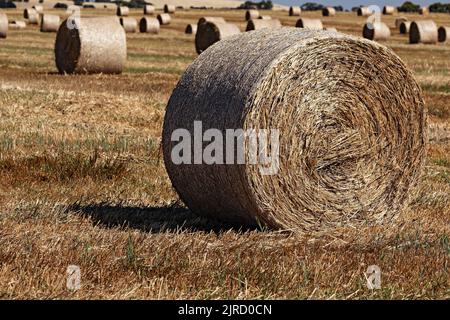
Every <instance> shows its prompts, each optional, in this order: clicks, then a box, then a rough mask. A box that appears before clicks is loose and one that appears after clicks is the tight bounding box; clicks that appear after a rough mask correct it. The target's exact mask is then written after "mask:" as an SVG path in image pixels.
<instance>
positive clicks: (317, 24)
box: [295, 18, 323, 30]
mask: <svg viewBox="0 0 450 320" xmlns="http://www.w3.org/2000/svg"><path fill="white" fill-rule="evenodd" d="M295 26H296V27H297V28H305V29H309V30H323V24H322V21H321V20H320V19H309V18H301V19H298V20H297V23H296V24H295Z"/></svg>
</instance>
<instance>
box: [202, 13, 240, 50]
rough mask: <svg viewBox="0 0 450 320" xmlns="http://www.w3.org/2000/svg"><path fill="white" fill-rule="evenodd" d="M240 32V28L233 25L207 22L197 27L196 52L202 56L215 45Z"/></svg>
mask: <svg viewBox="0 0 450 320" xmlns="http://www.w3.org/2000/svg"><path fill="white" fill-rule="evenodd" d="M240 32H241V31H240V30H239V28H238V27H237V26H236V25H234V24H231V23H226V22H213V21H206V22H204V23H201V24H199V25H198V27H197V34H196V35H195V50H196V51H197V53H198V54H200V53H202V52H203V51H205V50H206V49H208V47H210V46H212V45H213V44H214V43H216V42H218V41H220V40H223V39H226V38H228V37H231V36H234V35H235V34H238V33H240Z"/></svg>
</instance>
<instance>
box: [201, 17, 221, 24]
mask: <svg viewBox="0 0 450 320" xmlns="http://www.w3.org/2000/svg"><path fill="white" fill-rule="evenodd" d="M206 21H209V22H222V23H226V21H225V19H224V18H223V17H201V18H200V19H198V22H197V24H201V23H205V22H206Z"/></svg>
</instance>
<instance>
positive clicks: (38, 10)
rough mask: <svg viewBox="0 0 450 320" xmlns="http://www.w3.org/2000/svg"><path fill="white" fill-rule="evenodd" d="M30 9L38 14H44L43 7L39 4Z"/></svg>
mask: <svg viewBox="0 0 450 320" xmlns="http://www.w3.org/2000/svg"><path fill="white" fill-rule="evenodd" d="M32 8H33V9H34V10H36V12H37V13H39V14H43V13H44V7H43V6H41V5H40V4H37V5H34V6H33V7H32Z"/></svg>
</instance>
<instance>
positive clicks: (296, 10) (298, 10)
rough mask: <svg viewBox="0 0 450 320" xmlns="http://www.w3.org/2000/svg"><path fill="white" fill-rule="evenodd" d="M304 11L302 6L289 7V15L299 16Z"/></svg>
mask: <svg viewBox="0 0 450 320" xmlns="http://www.w3.org/2000/svg"><path fill="white" fill-rule="evenodd" d="M301 13H302V9H301V8H300V7H290V8H289V16H291V17H294V16H299V15H300V14H301Z"/></svg>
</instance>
